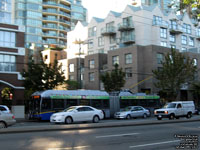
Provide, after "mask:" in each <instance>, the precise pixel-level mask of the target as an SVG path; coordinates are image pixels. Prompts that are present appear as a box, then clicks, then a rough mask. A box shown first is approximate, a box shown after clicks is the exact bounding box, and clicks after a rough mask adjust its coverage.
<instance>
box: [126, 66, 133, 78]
mask: <svg viewBox="0 0 200 150" xmlns="http://www.w3.org/2000/svg"><path fill="white" fill-rule="evenodd" d="M125 77H126V78H132V68H125Z"/></svg>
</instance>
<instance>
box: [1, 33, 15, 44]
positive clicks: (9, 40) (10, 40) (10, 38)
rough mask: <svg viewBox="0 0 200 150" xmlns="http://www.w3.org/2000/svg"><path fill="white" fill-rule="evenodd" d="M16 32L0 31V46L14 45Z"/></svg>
mask: <svg viewBox="0 0 200 150" xmlns="http://www.w3.org/2000/svg"><path fill="white" fill-rule="evenodd" d="M15 45H16V34H15V32H8V31H0V46H3V47H15Z"/></svg>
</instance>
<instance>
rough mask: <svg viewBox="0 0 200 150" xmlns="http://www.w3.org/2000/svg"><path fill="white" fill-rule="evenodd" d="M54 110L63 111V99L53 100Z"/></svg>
mask: <svg viewBox="0 0 200 150" xmlns="http://www.w3.org/2000/svg"><path fill="white" fill-rule="evenodd" d="M53 108H54V109H64V100H63V99H54V100H53Z"/></svg>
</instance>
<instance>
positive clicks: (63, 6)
mask: <svg viewBox="0 0 200 150" xmlns="http://www.w3.org/2000/svg"><path fill="white" fill-rule="evenodd" d="M59 7H60V8H62V9H65V10H67V11H71V8H70V7H69V6H65V5H62V4H60V5H59Z"/></svg>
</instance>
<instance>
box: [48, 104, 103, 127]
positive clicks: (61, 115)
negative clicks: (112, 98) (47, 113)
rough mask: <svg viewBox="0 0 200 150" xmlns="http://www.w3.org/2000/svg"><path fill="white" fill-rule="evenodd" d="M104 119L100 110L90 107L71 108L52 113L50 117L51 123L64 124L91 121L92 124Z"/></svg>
mask: <svg viewBox="0 0 200 150" xmlns="http://www.w3.org/2000/svg"><path fill="white" fill-rule="evenodd" d="M103 118H104V114H103V111H102V110H98V109H96V108H93V107H91V106H72V107H69V108H67V109H65V110H64V111H63V112H58V113H54V114H52V115H51V117H50V122H52V123H66V124H71V123H73V122H82V121H93V122H94V123H97V122H99V120H101V119H103Z"/></svg>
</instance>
